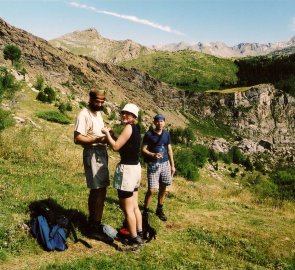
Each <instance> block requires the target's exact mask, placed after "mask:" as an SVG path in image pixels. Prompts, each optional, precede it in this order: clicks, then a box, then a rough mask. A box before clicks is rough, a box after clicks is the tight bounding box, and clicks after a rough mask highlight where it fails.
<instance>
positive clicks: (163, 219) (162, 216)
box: [156, 208, 167, 221]
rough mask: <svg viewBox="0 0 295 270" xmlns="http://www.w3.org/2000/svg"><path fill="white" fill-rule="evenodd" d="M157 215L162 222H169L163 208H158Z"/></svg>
mask: <svg viewBox="0 0 295 270" xmlns="http://www.w3.org/2000/svg"><path fill="white" fill-rule="evenodd" d="M156 215H157V216H158V218H159V219H161V220H162V221H167V217H166V215H165V213H164V211H163V208H157V210H156Z"/></svg>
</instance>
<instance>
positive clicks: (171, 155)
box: [168, 144, 175, 177]
mask: <svg viewBox="0 0 295 270" xmlns="http://www.w3.org/2000/svg"><path fill="white" fill-rule="evenodd" d="M168 156H169V161H170V167H171V176H172V177H173V175H174V173H175V165H174V157H173V151H172V146H171V144H168Z"/></svg>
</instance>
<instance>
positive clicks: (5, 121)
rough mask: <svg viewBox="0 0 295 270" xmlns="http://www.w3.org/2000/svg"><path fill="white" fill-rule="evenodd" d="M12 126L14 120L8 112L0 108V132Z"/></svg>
mask: <svg viewBox="0 0 295 270" xmlns="http://www.w3.org/2000/svg"><path fill="white" fill-rule="evenodd" d="M13 124H14V119H13V118H12V116H11V113H10V112H7V111H4V110H3V109H1V108H0V132H1V131H2V130H4V129H6V128H8V127H10V126H12V125H13Z"/></svg>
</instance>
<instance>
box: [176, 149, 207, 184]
mask: <svg viewBox="0 0 295 270" xmlns="http://www.w3.org/2000/svg"><path fill="white" fill-rule="evenodd" d="M208 157H209V150H208V149H207V148H206V147H205V146H203V145H200V144H197V145H194V146H193V147H190V148H188V147H186V148H181V149H177V150H176V151H175V154H174V160H175V167H176V171H177V173H179V174H180V175H182V176H183V177H184V178H186V179H189V180H193V181H195V180H197V179H198V178H199V168H202V167H203V166H204V165H205V164H206V162H207V160H208Z"/></svg>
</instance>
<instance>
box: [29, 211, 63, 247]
mask: <svg viewBox="0 0 295 270" xmlns="http://www.w3.org/2000/svg"><path fill="white" fill-rule="evenodd" d="M32 233H33V235H34V236H35V237H36V238H37V240H38V242H39V243H40V244H41V245H42V246H43V247H44V249H45V250H48V251H52V250H59V251H62V250H66V249H67V248H68V246H67V243H66V242H67V236H68V232H67V229H66V228H64V227H62V226H60V225H59V224H55V225H53V226H50V225H49V224H48V222H47V219H46V218H45V217H44V216H42V215H40V216H37V217H36V218H35V220H34V222H33V226H32Z"/></svg>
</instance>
